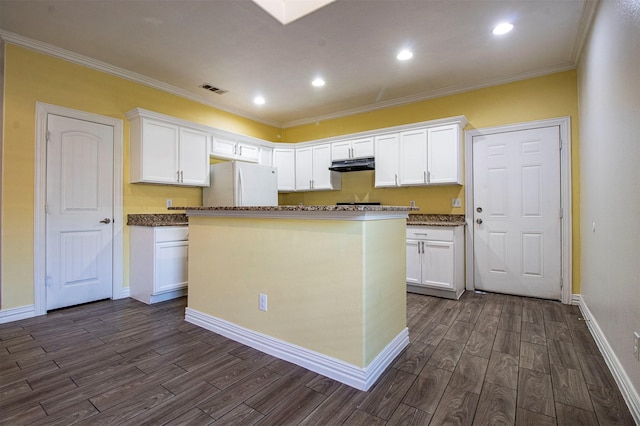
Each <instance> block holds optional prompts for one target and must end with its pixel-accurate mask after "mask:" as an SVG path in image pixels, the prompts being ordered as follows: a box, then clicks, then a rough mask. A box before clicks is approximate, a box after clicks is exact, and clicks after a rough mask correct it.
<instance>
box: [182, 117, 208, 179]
mask: <svg viewBox="0 0 640 426" xmlns="http://www.w3.org/2000/svg"><path fill="white" fill-rule="evenodd" d="M208 138H209V135H207V134H206V133H204V132H201V131H199V130H193V129H189V128H186V127H180V183H182V184H183V185H195V186H209V153H208V151H207V147H208V143H207V142H208Z"/></svg>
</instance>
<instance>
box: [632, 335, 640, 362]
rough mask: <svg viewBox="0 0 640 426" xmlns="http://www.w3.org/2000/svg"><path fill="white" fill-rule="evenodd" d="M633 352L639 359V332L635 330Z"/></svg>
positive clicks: (639, 359)
mask: <svg viewBox="0 0 640 426" xmlns="http://www.w3.org/2000/svg"><path fill="white" fill-rule="evenodd" d="M633 354H634V355H635V356H636V359H637V360H638V361H640V333H638V332H637V331H636V332H635V333H633Z"/></svg>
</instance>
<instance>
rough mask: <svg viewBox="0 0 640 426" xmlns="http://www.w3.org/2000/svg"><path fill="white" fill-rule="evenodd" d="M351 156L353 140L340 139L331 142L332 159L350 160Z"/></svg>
mask: <svg viewBox="0 0 640 426" xmlns="http://www.w3.org/2000/svg"><path fill="white" fill-rule="evenodd" d="M349 158H351V142H350V141H340V142H334V143H332V144H331V159H332V160H333V161H338V160H348V159H349Z"/></svg>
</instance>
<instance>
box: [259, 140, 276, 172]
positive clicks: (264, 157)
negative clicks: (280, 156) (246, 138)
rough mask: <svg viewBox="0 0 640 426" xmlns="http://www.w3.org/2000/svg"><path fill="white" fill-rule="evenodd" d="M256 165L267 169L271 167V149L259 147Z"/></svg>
mask: <svg viewBox="0 0 640 426" xmlns="http://www.w3.org/2000/svg"><path fill="white" fill-rule="evenodd" d="M258 164H260V165H262V166H269V167H271V166H273V148H271V147H268V146H264V145H260V151H259V154H258Z"/></svg>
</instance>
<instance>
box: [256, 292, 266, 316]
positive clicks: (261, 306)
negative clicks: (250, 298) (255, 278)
mask: <svg viewBox="0 0 640 426" xmlns="http://www.w3.org/2000/svg"><path fill="white" fill-rule="evenodd" d="M258 309H260V310H261V311H265V312H267V295H266V294H262V293H260V296H259V297H258Z"/></svg>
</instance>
